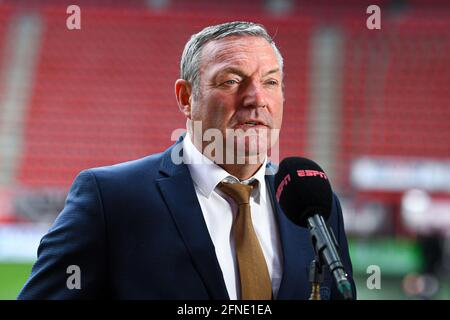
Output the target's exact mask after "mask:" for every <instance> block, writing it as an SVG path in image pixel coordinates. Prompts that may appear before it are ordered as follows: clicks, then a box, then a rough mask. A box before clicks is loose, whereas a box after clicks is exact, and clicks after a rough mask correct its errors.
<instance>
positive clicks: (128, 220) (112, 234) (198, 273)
mask: <svg viewBox="0 0 450 320" xmlns="http://www.w3.org/2000/svg"><path fill="white" fill-rule="evenodd" d="M180 140H181V139H180ZM178 143H180V141H179V142H178ZM173 148H174V146H172V147H171V148H169V149H168V150H166V151H165V152H164V153H161V154H155V155H151V156H148V157H146V158H142V159H139V160H135V161H131V162H126V163H122V164H118V165H114V166H109V167H102V168H96V169H90V170H86V171H83V172H81V173H80V174H79V175H78V176H77V177H76V179H75V181H74V183H73V185H72V187H71V189H70V192H69V194H68V196H67V200H66V204H65V207H64V209H63V210H62V212H61V213H60V215H59V216H58V217H57V219H56V220H55V222H54V224H53V226H52V227H51V229H50V230H49V232H48V233H47V234H46V235H45V236H44V237H43V238H42V240H41V243H40V245H39V249H38V260H37V261H36V263H35V265H34V266H33V269H32V272H31V275H30V277H29V279H28V281H27V282H26V284H25V286H24V287H23V289H22V291H21V292H20V294H19V296H18V298H19V299H93V298H113V299H221V300H226V299H229V297H228V293H227V289H226V286H225V282H224V280H223V275H222V271H221V269H220V266H219V263H218V261H217V258H216V254H215V250H214V245H213V243H212V241H211V238H210V236H209V233H208V229H207V227H206V223H205V221H204V218H203V214H202V211H201V208H200V204H199V202H198V200H197V196H196V193H195V189H194V185H193V181H192V179H191V176H190V173H189V170H188V168H187V166H186V165H185V164H178V165H177V164H174V163H173V162H172V161H171V152H172V149H173ZM273 178H274V177H273V176H266V181H267V183H268V186H269V189H270V191H271V194H272V201H273V203H274V206H275V210H274V211H275V215H276V220H277V222H278V227H279V233H280V238H281V239H280V240H281V246H282V255H283V257H282V259H283V275H282V281H281V285H280V289H279V292H278V296H277V297H275V298H276V299H308V297H309V294H310V290H311V289H310V288H311V286H310V283H309V282H308V271H309V265H310V262H311V260H312V259H313V257H314V254H313V249H312V245H311V241H310V238H309V231H308V230H307V229H303V228H300V227H297V226H296V225H294V224H293V223H291V222H290V221H289V220H288V219H287V218H286V217H285V215H284V214H283V212H282V211H281V209H280V207H279V206H278V204H277V202H276V201H275V200H274V199H275V197H274V186H273V180H274V179H273ZM332 210H333V211H332V214H331V217H330V219H329V223H330V225H331V226H332V228H333V230H334V233H335V235H336V238H337V239H338V241H339V244H340V248H341V254H342V259H343V262H344V265H345V267H346V270H347V272H348V273H349V274H350V275H351V274H352V266H351V262H350V258H349V253H348V246H347V240H346V236H345V232H344V226H343V221H342V212H341V208H340V205H339V202H338V199H337V198H336V196H334V199H333V209H332ZM71 265H76V266H78V267H79V268H80V271H81V273H80V276H81V277H80V279H81V288H80V289H76V288H75V289H69V288H68V286H67V285H66V284H67V280H68V278H69V277H70V276H71V275H72V273H71V272H69V273H68V272H67V268H68V267H69V266H71ZM352 283H353V280H352ZM353 287H354V284H353ZM322 297H323V298H333V299H334V298H337V299H338V298H340V295H339V294H338V292H337V289H336V287H335V285H334V283H333V281H331V277H330V275H329V274H328V273H327V274H326V276H325V281H324V283H323V286H322Z"/></svg>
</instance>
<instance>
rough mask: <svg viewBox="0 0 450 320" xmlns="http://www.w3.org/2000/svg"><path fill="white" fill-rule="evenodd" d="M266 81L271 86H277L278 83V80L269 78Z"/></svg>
mask: <svg viewBox="0 0 450 320" xmlns="http://www.w3.org/2000/svg"><path fill="white" fill-rule="evenodd" d="M266 83H267V84H268V85H270V86H276V85H277V84H278V81H276V80H267V81H266Z"/></svg>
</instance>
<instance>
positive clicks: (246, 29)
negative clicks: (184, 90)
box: [180, 21, 283, 97]
mask: <svg viewBox="0 0 450 320" xmlns="http://www.w3.org/2000/svg"><path fill="white" fill-rule="evenodd" d="M230 36H255V37H262V38H264V39H266V40H267V42H268V43H269V44H270V45H271V46H272V48H273V50H274V51H275V55H276V57H277V60H278V64H279V65H280V70H281V71H283V57H282V56H281V53H280V51H279V50H278V48H277V47H276V45H275V42H274V41H273V39H272V37H271V36H269V34H268V33H267V30H266V28H265V27H264V26H263V25H261V24H257V23H252V22H244V21H233V22H227V23H223V24H218V25H214V26H209V27H206V28H205V29H203V30H202V31H200V32H198V33H196V34H194V35H192V37H191V38H190V39H189V41H188V42H187V43H186V46H185V47H184V50H183V55H182V56H181V62H180V76H181V79H184V80H186V81H188V82H189V83H191V85H192V89H193V95H194V97H195V96H197V95H198V93H199V92H198V90H199V83H200V76H199V69H200V55H201V52H202V48H203V47H204V46H205V45H206V44H207V43H208V42H209V41H213V40H219V39H223V38H225V37H230Z"/></svg>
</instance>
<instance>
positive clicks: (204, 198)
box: [183, 133, 283, 300]
mask: <svg viewBox="0 0 450 320" xmlns="http://www.w3.org/2000/svg"><path fill="white" fill-rule="evenodd" d="M183 161H184V163H185V164H186V165H187V166H188V168H189V172H190V174H191V177H192V179H193V181H194V186H195V192H196V194H197V198H198V200H199V203H200V207H201V209H202V212H203V217H204V219H205V222H206V226H207V227H208V231H209V235H210V237H211V240H212V242H213V244H214V247H215V251H216V256H217V260H218V262H219V265H220V268H221V269H222V274H223V278H224V280H225V285H226V287H227V290H228V295H229V297H230V299H232V300H235V299H238V298H239V297H240V285H239V269H238V266H237V259H236V253H235V249H234V239H233V236H232V234H231V226H232V223H233V219H234V217H235V216H236V214H237V211H238V206H237V205H236V204H235V202H234V201H233V200H232V199H231V198H230V197H229V196H228V195H226V194H224V193H223V192H222V191H220V190H219V188H217V185H218V184H219V183H220V182H221V181H224V180H228V181H229V180H234V181H236V182H239V179H238V178H236V177H234V176H232V175H230V174H229V173H228V172H226V171H225V170H224V169H222V168H221V167H219V166H218V165H216V164H215V163H213V162H212V161H211V160H210V159H208V158H207V157H205V156H204V155H203V154H202V153H201V152H200V151H199V150H198V149H197V148H196V147H195V146H194V144H193V143H192V141H191V138H190V136H189V133H186V136H185V138H184V139H183ZM265 166H266V161H264V163H263V165H262V166H261V168H260V169H259V170H258V171H257V172H256V173H255V175H253V177H251V178H250V179H247V180H245V181H240V182H242V183H250V182H251V181H253V180H254V179H256V180H258V182H259V184H258V187H256V188H255V189H254V190H253V191H252V194H251V197H250V207H251V213H252V221H253V227H254V229H255V232H256V235H257V237H258V240H259V243H260V244H261V248H262V251H263V253H264V258H265V259H266V263H267V267H268V269H269V275H270V279H271V281H272V292H273V295H274V297H276V296H277V293H278V289H279V287H280V282H281V276H282V270H283V268H282V255H281V245H280V240H279V234H278V227H277V222H276V219H275V216H274V212H273V207H272V202H271V200H270V194H269V190H268V189H267V187H266V180H265V177H264V175H265Z"/></svg>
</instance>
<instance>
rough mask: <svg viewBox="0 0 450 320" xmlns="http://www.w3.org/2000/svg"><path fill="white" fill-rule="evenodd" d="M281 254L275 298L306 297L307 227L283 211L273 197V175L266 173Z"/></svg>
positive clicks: (309, 258)
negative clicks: (280, 270)
mask: <svg viewBox="0 0 450 320" xmlns="http://www.w3.org/2000/svg"><path fill="white" fill-rule="evenodd" d="M266 182H267V185H268V186H269V190H270V195H271V197H270V198H271V200H272V205H273V208H274V213H275V217H276V219H277V222H278V230H279V234H280V241H281V247H282V254H283V276H282V279H281V283H280V288H279V290H278V296H277V297H276V299H307V298H308V296H309V290H308V288H309V287H308V286H305V284H307V283H308V270H309V269H308V268H309V264H310V262H311V254H312V249H311V245H310V239H309V232H308V230H307V229H304V228H300V227H297V226H296V225H294V224H293V223H292V222H291V221H289V220H288V218H287V217H286V216H285V214H284V213H283V211H282V209H281V207H280V206H279V204H278V201H277V200H276V197H275V188H274V176H273V175H266Z"/></svg>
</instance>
